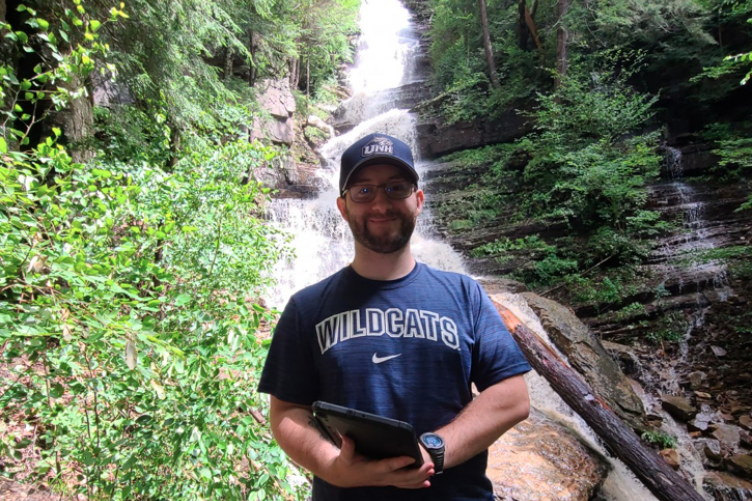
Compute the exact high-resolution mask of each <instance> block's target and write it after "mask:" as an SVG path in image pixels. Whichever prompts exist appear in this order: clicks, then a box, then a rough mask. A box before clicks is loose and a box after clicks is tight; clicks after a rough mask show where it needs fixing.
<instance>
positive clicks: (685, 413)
mask: <svg viewBox="0 0 752 501" xmlns="http://www.w3.org/2000/svg"><path fill="white" fill-rule="evenodd" d="M661 405H662V406H663V410H665V411H666V412H668V413H669V414H671V415H672V416H673V417H674V418H676V419H678V420H679V421H683V422H685V423H686V422H687V421H689V420H690V419H692V418H693V417H695V416H696V415H697V409H696V408H695V406H694V405H692V404H691V403H690V402H689V400H687V399H686V398H684V397H682V396H679V395H661Z"/></svg>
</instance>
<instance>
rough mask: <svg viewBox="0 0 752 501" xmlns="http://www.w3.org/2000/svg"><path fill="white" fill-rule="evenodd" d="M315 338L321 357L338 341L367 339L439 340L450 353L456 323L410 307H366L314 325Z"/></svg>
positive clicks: (455, 338) (455, 342)
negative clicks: (379, 337)
mask: <svg viewBox="0 0 752 501" xmlns="http://www.w3.org/2000/svg"><path fill="white" fill-rule="evenodd" d="M316 335H317V337H318V342H319V348H320V349H321V354H322V355H323V354H324V353H326V351H327V350H329V348H331V347H332V346H334V345H336V344H337V343H338V342H345V341H349V340H352V339H357V338H362V337H367V336H383V335H387V336H389V337H394V338H398V337H405V338H420V339H426V340H427V341H435V342H438V341H439V340H440V341H441V342H443V343H444V344H445V345H446V346H448V347H449V348H452V349H454V350H458V349H459V345H460V342H459V336H458V334H457V324H455V323H454V321H453V320H452V319H451V318H448V317H443V316H441V315H439V314H438V313H435V312H432V311H426V310H417V309H413V308H408V309H406V310H400V309H399V308H389V309H387V310H381V309H379V308H366V309H365V313H364V314H361V310H350V311H345V312H342V313H337V314H335V315H332V316H330V317H328V318H326V319H325V320H322V321H321V322H319V323H318V324H316Z"/></svg>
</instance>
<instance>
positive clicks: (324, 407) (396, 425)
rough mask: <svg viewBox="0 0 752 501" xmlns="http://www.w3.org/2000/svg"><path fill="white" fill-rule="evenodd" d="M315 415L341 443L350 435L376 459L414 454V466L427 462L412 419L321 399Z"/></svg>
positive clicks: (361, 450) (358, 447)
mask: <svg viewBox="0 0 752 501" xmlns="http://www.w3.org/2000/svg"><path fill="white" fill-rule="evenodd" d="M313 415H314V417H315V418H316V419H317V420H318V422H319V424H320V425H321V428H322V431H324V432H325V433H327V434H328V435H329V438H330V439H331V440H332V442H333V443H334V444H335V445H336V446H337V447H340V446H341V445H342V438H341V437H342V436H346V437H348V438H350V439H352V441H353V442H355V450H356V451H357V452H358V453H359V454H362V455H364V456H367V457H370V458H373V459H384V458H393V457H397V456H410V457H411V458H413V459H415V463H413V464H411V465H410V468H417V467H420V466H421V465H422V464H423V455H422V454H421V452H420V447H419V446H418V439H417V437H416V435H415V430H414V429H413V427H412V425H411V424H409V423H405V422H404V421H397V420H396V419H389V418H385V417H381V416H377V415H376V414H370V413H368V412H363V411H359V410H356V409H350V408H348V407H342V406H341V405H335V404H330V403H328V402H321V401H316V402H314V403H313Z"/></svg>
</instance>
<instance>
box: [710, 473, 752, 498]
mask: <svg viewBox="0 0 752 501" xmlns="http://www.w3.org/2000/svg"><path fill="white" fill-rule="evenodd" d="M703 487H705V490H707V491H708V493H709V494H711V495H712V496H713V500H714V501H750V500H752V483H749V482H747V481H746V480H742V479H741V478H738V477H735V476H734V475H731V474H728V473H724V472H715V471H714V472H708V473H707V474H706V475H705V478H704V480H703Z"/></svg>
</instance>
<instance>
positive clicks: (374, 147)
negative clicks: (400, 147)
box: [363, 137, 394, 157]
mask: <svg viewBox="0 0 752 501" xmlns="http://www.w3.org/2000/svg"><path fill="white" fill-rule="evenodd" d="M384 153H386V154H388V155H394V143H392V142H391V141H390V140H389V139H387V138H385V137H375V138H373V139H371V140H370V141H368V144H366V145H365V146H363V157H370V156H372V155H381V154H384Z"/></svg>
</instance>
